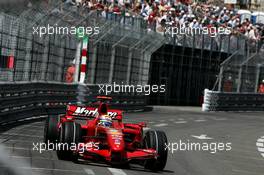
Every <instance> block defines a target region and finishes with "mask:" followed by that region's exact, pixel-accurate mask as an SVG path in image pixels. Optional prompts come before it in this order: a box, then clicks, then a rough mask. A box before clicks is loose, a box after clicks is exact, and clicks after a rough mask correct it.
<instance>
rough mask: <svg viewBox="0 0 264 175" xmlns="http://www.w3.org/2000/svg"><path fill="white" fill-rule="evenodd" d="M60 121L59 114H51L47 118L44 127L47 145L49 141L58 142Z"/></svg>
mask: <svg viewBox="0 0 264 175" xmlns="http://www.w3.org/2000/svg"><path fill="white" fill-rule="evenodd" d="M59 122H60V117H59V116H58V115H49V116H48V117H47V118H46V122H45V127H44V142H45V143H46V145H48V142H49V143H56V142H57V141H58V137H59V132H58V128H57V125H58V123H59Z"/></svg>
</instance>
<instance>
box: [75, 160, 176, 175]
mask: <svg viewBox="0 0 264 175" xmlns="http://www.w3.org/2000/svg"><path fill="white" fill-rule="evenodd" d="M75 163H78V164H82V165H90V166H97V167H104V168H113V167H112V166H111V165H108V164H105V163H96V162H90V161H78V162H75ZM118 169H122V170H128V171H138V172H146V173H157V174H162V173H166V174H174V171H171V170H163V171H158V172H153V171H150V170H147V169H145V168H144V167H142V166H140V165H136V164H130V165H129V167H118Z"/></svg>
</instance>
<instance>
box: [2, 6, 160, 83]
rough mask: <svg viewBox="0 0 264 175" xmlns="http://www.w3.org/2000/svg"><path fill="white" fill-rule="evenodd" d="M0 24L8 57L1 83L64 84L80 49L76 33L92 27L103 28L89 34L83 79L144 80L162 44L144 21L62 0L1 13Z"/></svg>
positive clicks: (91, 80)
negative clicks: (16, 14)
mask: <svg viewBox="0 0 264 175" xmlns="http://www.w3.org/2000/svg"><path fill="white" fill-rule="evenodd" d="M0 23H1V29H0V41H1V42H0V48H1V53H0V54H1V60H7V61H6V62H5V63H3V65H2V66H1V68H0V71H1V72H0V75H1V76H0V77H1V79H0V80H1V81H35V80H38V81H57V82H64V81H65V78H66V77H65V76H66V73H67V70H68V69H69V67H70V66H72V65H74V63H75V61H76V53H77V52H80V50H78V49H79V48H78V47H77V46H78V43H81V42H82V39H81V38H78V37H77V36H76V34H77V33H78V32H79V29H84V30H86V32H87V28H88V27H89V30H94V29H95V28H97V29H98V30H99V32H98V33H96V32H94V31H93V32H91V34H90V35H89V43H88V53H87V57H88V60H87V68H88V69H87V71H86V74H87V76H86V79H85V83H91V84H96V83H113V82H119V83H121V82H127V83H135V84H137V83H140V84H146V83H147V82H148V72H149V63H150V57H151V54H152V52H154V51H155V50H156V49H157V48H159V47H160V46H161V45H162V44H163V43H164V38H163V37H162V36H160V35H158V34H157V33H155V32H149V31H147V30H146V29H145V28H144V23H143V22H142V20H140V19H137V18H132V17H126V16H123V17H120V16H118V15H116V14H112V13H105V12H103V11H97V10H90V9H88V8H84V7H76V6H72V5H69V4H67V3H64V2H58V1H50V3H48V4H46V3H39V4H38V5H34V6H32V7H28V8H27V9H26V10H24V11H23V12H22V13H21V14H20V15H19V16H15V15H10V14H6V13H1V14H0ZM57 30H58V31H57ZM43 32H44V33H43ZM58 32H59V34H58ZM73 33H74V34H73ZM12 61H13V65H10V64H11V63H12ZM0 62H1V61H0ZM0 65H1V64H0Z"/></svg>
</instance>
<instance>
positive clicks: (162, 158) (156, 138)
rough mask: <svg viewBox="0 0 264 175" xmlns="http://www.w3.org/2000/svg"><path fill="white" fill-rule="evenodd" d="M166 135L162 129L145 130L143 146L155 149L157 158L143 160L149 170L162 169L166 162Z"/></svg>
mask: <svg viewBox="0 0 264 175" xmlns="http://www.w3.org/2000/svg"><path fill="white" fill-rule="evenodd" d="M167 143H168V140H167V136H166V134H165V133H164V132H163V131H154V130H151V131H147V132H146V135H145V137H144V140H143V144H144V148H146V149H147V148H152V149H155V150H156V151H157V154H158V157H157V159H149V160H146V161H145V164H144V167H145V168H146V169H149V170H151V171H162V170H163V169H164V168H165V166H166V162H167V157H168V150H167V149H166V145H167Z"/></svg>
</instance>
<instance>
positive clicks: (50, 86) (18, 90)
mask: <svg viewBox="0 0 264 175" xmlns="http://www.w3.org/2000/svg"><path fill="white" fill-rule="evenodd" d="M80 87H81V88H80ZM98 90H99V87H98V86H97V85H80V84H63V83H54V82H19V83H2V84H1V83H0V124H3V123H9V122H14V121H19V120H23V119H25V118H30V117H34V116H43V115H52V114H62V113H65V110H66V105H67V104H68V103H70V102H72V103H76V102H78V101H80V100H81V101H82V102H83V103H85V104H92V102H95V101H97V99H96V96H98V95H103V94H99V91H98ZM111 96H112V98H113V100H112V101H111V102H109V104H110V106H111V108H118V109H122V110H124V111H131V110H143V109H144V107H145V106H146V100H145V97H144V96H143V95H140V94H132V93H131V94H125V93H119V94H112V95H111Z"/></svg>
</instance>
